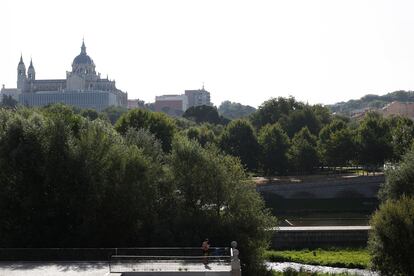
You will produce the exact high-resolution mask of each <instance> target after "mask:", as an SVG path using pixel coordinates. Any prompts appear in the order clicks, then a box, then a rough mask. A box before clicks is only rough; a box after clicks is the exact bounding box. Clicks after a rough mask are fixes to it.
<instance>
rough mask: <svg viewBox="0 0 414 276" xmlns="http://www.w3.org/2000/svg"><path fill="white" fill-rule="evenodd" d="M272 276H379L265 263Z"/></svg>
mask: <svg viewBox="0 0 414 276" xmlns="http://www.w3.org/2000/svg"><path fill="white" fill-rule="evenodd" d="M266 266H267V268H268V269H269V270H270V271H271V272H272V275H273V276H379V274H378V273H376V272H374V271H370V270H367V269H357V268H339V267H329V266H318V265H306V264H299V263H293V262H283V263H277V262H276V263H273V262H267V263H266Z"/></svg>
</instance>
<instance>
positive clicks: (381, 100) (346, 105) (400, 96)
mask: <svg viewBox="0 0 414 276" xmlns="http://www.w3.org/2000/svg"><path fill="white" fill-rule="evenodd" d="M393 101H399V102H414V92H413V91H404V90H400V91H394V92H391V93H387V94H385V95H382V96H380V95H374V94H368V95H365V96H363V97H362V98H360V99H358V100H349V101H347V102H340V103H336V104H333V105H329V106H328V107H329V108H330V109H331V111H332V112H335V113H338V114H342V115H347V116H349V115H351V114H352V112H354V111H357V110H361V109H364V108H373V109H376V108H382V107H384V106H386V105H387V104H389V103H391V102H393Z"/></svg>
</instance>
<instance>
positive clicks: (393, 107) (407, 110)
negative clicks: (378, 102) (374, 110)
mask: <svg viewBox="0 0 414 276" xmlns="http://www.w3.org/2000/svg"><path fill="white" fill-rule="evenodd" d="M381 113H382V114H384V116H397V115H399V116H404V117H408V118H410V119H414V103H411V102H408V103H403V102H397V101H394V102H392V103H390V104H387V105H386V106H384V107H383V108H382V110H381Z"/></svg>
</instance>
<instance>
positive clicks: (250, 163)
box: [220, 120, 260, 170]
mask: <svg viewBox="0 0 414 276" xmlns="http://www.w3.org/2000/svg"><path fill="white" fill-rule="evenodd" d="M220 147H221V149H222V150H224V152H226V153H228V154H230V155H233V156H236V157H239V158H240V161H241V163H242V164H243V165H244V166H246V168H248V169H249V170H255V169H257V165H258V157H259V152H260V148H259V143H258V142H257V138H256V135H255V133H254V129H253V127H252V125H251V124H250V123H249V122H248V121H245V120H236V121H232V122H231V123H230V124H228V125H227V127H226V129H225V131H224V132H223V134H222V136H221V138H220Z"/></svg>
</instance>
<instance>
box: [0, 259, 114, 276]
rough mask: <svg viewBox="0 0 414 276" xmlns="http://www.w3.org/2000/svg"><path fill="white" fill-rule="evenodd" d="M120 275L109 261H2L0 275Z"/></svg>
mask: <svg viewBox="0 0 414 276" xmlns="http://www.w3.org/2000/svg"><path fill="white" fill-rule="evenodd" d="M109 275H111V276H120V274H119V273H118V274H116V273H111V274H110V273H109V266H108V263H107V262H53V263H47V262H0V276H109Z"/></svg>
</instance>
